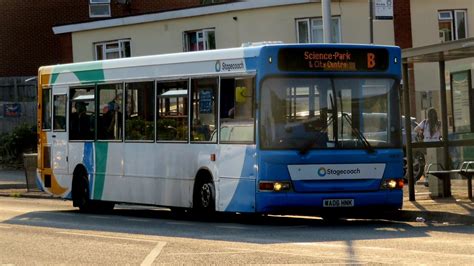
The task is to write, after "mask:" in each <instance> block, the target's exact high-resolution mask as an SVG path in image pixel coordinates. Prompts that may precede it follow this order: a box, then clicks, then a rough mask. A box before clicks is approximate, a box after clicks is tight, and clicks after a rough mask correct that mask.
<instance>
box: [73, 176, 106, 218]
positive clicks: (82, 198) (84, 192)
mask: <svg viewBox="0 0 474 266" xmlns="http://www.w3.org/2000/svg"><path fill="white" fill-rule="evenodd" d="M72 202H73V203H72V205H73V206H74V207H78V208H79V211H80V212H84V213H99V212H109V211H112V210H113V209H114V206H115V203H114V202H108V201H96V200H91V199H90V190H89V181H88V180H87V175H86V174H84V173H82V172H81V173H80V174H77V175H76V176H75V177H74V180H73V186H72Z"/></svg>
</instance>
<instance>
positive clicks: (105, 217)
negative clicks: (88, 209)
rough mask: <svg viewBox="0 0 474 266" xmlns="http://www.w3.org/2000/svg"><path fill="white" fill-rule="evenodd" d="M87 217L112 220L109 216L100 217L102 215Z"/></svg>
mask: <svg viewBox="0 0 474 266" xmlns="http://www.w3.org/2000/svg"><path fill="white" fill-rule="evenodd" d="M87 217H89V218H95V219H109V218H110V217H107V216H100V215H88V216H87Z"/></svg>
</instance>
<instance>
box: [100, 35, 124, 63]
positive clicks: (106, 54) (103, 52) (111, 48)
mask: <svg viewBox="0 0 474 266" xmlns="http://www.w3.org/2000/svg"><path fill="white" fill-rule="evenodd" d="M130 56H131V49H130V40H118V41H112V42H103V43H96V44H95V59H96V60H104V59H115V58H124V57H130Z"/></svg>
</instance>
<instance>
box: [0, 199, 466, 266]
mask: <svg viewBox="0 0 474 266" xmlns="http://www.w3.org/2000/svg"><path fill="white" fill-rule="evenodd" d="M473 233H474V227H473V225H463V224H452V223H446V222H440V223H437V222H411V221H396V220H379V219H351V220H343V221H339V222H325V221H323V220H321V219H318V218H314V217H288V216H284V217H282V216H268V217H263V218H259V219H253V218H252V219H248V218H246V217H243V216H240V215H221V216H218V217H215V218H214V219H212V220H209V221H203V220H196V219H194V218H192V217H190V216H186V215H184V216H175V215H173V214H172V213H171V212H169V211H168V210H164V209H160V208H143V207H139V206H128V205H119V206H118V208H117V209H116V210H114V211H113V212H112V213H110V214H104V215H97V214H81V213H78V212H77V211H76V210H75V209H73V208H72V207H71V204H70V202H68V201H62V200H49V199H41V200H39V199H31V198H15V197H0V235H1V236H2V237H0V264H33V263H39V264H142V265H150V264H152V263H173V264H176V263H179V264H225V265H229V264H283V263H297V264H302V263H310V264H316V263H318V264H319V263H337V264H429V265H437V264H442V265H446V264H456V265H472V261H474V252H473V250H474V237H473Z"/></svg>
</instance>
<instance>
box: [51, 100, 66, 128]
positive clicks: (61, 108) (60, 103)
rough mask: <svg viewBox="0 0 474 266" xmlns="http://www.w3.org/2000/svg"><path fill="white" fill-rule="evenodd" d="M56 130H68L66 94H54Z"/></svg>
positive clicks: (54, 126)
mask: <svg viewBox="0 0 474 266" xmlns="http://www.w3.org/2000/svg"><path fill="white" fill-rule="evenodd" d="M53 98H54V100H53V106H54V108H53V118H54V125H53V130H54V131H66V95H54V97H53Z"/></svg>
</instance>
